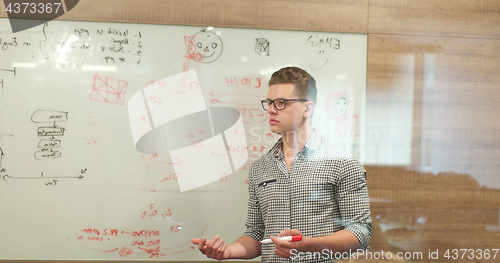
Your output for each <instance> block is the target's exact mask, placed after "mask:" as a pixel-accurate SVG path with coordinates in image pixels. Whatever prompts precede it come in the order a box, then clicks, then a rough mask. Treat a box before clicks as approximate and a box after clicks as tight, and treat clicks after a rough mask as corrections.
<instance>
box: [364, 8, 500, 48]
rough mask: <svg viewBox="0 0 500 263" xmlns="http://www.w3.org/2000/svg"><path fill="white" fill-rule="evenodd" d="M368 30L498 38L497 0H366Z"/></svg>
mask: <svg viewBox="0 0 500 263" xmlns="http://www.w3.org/2000/svg"><path fill="white" fill-rule="evenodd" d="M369 5H370V7H369V22H368V24H369V26H368V28H369V31H368V32H369V33H377V34H379V33H382V34H401V35H425V36H447V37H450V36H455V37H469V38H494V39H500V1H497V0H370V3H369Z"/></svg>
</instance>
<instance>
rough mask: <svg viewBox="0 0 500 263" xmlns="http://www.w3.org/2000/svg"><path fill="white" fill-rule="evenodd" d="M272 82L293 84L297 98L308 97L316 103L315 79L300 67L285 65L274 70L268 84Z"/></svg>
mask: <svg viewBox="0 0 500 263" xmlns="http://www.w3.org/2000/svg"><path fill="white" fill-rule="evenodd" d="M274 84H295V95H297V97H298V98H299V99H308V100H310V101H312V102H314V104H316V96H317V93H318V91H317V90H316V81H315V80H314V78H313V77H312V76H311V75H310V74H309V73H307V72H306V71H305V70H303V69H301V68H297V67H286V68H281V69H280V70H278V71H276V72H274V73H273V75H272V76H271V79H270V80H269V86H271V85H274Z"/></svg>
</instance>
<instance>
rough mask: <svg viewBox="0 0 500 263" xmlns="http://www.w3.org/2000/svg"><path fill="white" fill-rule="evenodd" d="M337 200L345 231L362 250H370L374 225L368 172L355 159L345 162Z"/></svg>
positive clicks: (345, 160)
mask: <svg viewBox="0 0 500 263" xmlns="http://www.w3.org/2000/svg"><path fill="white" fill-rule="evenodd" d="M337 200H338V204H339V208H340V215H341V216H342V221H343V222H344V229H345V230H347V231H350V232H351V233H353V234H354V235H355V236H356V237H357V238H358V240H359V243H360V244H361V248H362V249H368V248H369V243H370V238H371V235H372V224H371V217H370V198H369V196H368V187H367V183H366V171H365V169H364V168H363V166H361V164H359V162H358V161H357V159H356V158H354V157H352V158H346V159H344V160H343V163H342V168H341V171H340V178H339V182H338V184H337Z"/></svg>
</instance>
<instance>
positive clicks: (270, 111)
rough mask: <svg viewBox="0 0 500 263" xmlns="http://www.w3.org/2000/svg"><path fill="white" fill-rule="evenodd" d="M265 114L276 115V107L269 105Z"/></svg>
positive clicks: (272, 104)
mask: <svg viewBox="0 0 500 263" xmlns="http://www.w3.org/2000/svg"><path fill="white" fill-rule="evenodd" d="M267 112H268V113H270V114H276V113H278V110H277V109H276V106H274V103H271V105H269V109H267Z"/></svg>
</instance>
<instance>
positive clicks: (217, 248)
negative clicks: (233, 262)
mask: <svg viewBox="0 0 500 263" xmlns="http://www.w3.org/2000/svg"><path fill="white" fill-rule="evenodd" d="M191 242H192V243H193V244H195V245H198V249H199V250H200V252H201V253H202V254H204V255H205V256H207V257H208V258H213V259H217V260H223V259H228V258H229V257H230V256H231V250H230V249H227V244H226V243H224V239H222V238H221V239H219V236H214V237H213V238H212V239H211V240H210V241H208V242H207V239H206V238H202V239H199V238H193V239H192V240H191Z"/></svg>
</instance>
